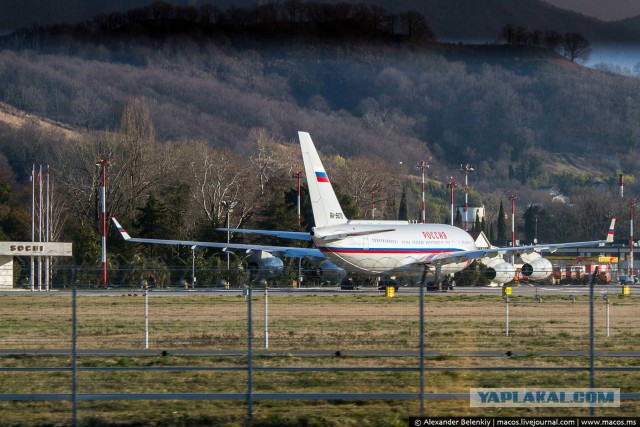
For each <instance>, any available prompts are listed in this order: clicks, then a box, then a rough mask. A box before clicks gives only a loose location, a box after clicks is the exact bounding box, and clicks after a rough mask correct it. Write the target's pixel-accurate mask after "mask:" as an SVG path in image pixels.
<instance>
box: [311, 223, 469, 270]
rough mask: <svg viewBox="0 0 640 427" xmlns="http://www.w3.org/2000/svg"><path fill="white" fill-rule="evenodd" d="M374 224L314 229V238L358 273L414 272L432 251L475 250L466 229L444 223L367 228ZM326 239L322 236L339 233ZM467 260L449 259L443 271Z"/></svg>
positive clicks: (457, 267)
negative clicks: (341, 236)
mask: <svg viewBox="0 0 640 427" xmlns="http://www.w3.org/2000/svg"><path fill="white" fill-rule="evenodd" d="M382 224H383V223H381V224H379V225H377V226H375V227H367V226H352V225H350V224H349V223H347V224H344V225H333V226H329V227H322V228H320V229H317V230H315V231H316V232H315V233H314V236H313V240H314V242H315V244H316V246H317V247H318V248H319V249H320V250H321V251H322V253H323V254H324V255H325V256H326V257H328V258H330V259H331V260H333V261H334V262H335V263H336V264H337V265H339V266H340V267H342V268H344V269H345V270H348V271H351V272H355V273H359V274H402V273H403V272H404V273H406V274H416V272H417V269H419V267H417V264H418V265H419V264H420V263H423V262H425V261H428V259H429V257H431V256H433V255H435V254H441V253H451V252H459V251H468V250H475V249H476V246H475V242H474V240H473V238H472V237H471V236H470V235H469V233H467V232H466V231H464V230H462V229H460V228H458V227H453V226H450V225H446V224H406V225H392V226H390V228H392V229H390V230H389V231H385V232H380V233H372V234H363V235H355V236H353V235H349V234H357V233H358V232H359V231H362V232H363V233H366V232H367V229H368V228H380V226H381V225H382ZM342 234H344V235H346V236H347V237H344V238H336V239H329V240H326V239H325V238H324V237H323V236H340V235H342ZM467 265H468V262H467V261H464V262H461V263H449V264H446V265H444V266H443V267H442V271H441V272H442V273H443V274H451V273H455V272H457V271H460V270H462V269H463V268H465V267H466V266H467Z"/></svg>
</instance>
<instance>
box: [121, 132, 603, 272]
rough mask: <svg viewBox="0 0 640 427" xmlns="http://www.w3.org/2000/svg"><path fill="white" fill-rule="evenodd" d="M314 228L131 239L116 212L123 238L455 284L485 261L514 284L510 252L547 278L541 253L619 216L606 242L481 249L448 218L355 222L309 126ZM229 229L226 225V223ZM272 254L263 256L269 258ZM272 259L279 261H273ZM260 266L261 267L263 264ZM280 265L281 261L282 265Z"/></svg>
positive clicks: (306, 154)
mask: <svg viewBox="0 0 640 427" xmlns="http://www.w3.org/2000/svg"><path fill="white" fill-rule="evenodd" d="M298 136H299V139H300V147H301V150H302V158H303V161H304V167H305V174H306V177H307V184H308V187H309V195H310V199H311V205H312V209H313V216H314V221H315V227H313V228H312V229H311V232H310V233H304V232H291V231H275V230H247V229H229V230H230V231H235V232H244V233H257V234H264V235H272V236H276V237H281V238H289V239H299V240H312V241H313V243H314V244H315V248H296V247H287V246H267V245H246V244H235V243H229V244H227V243H216V242H195V241H184V240H162V239H142V238H131V237H130V236H129V235H128V234H127V232H126V231H125V230H124V229H123V228H122V226H121V225H120V224H119V223H118V222H117V221H116V219H115V218H113V221H114V223H115V224H116V227H117V228H118V230H119V231H120V233H121V235H122V236H123V238H124V239H125V240H127V241H130V242H139V243H156V244H172V245H175V244H178V245H189V246H194V245H195V246H198V247H217V248H222V249H224V250H243V251H247V252H256V251H259V252H263V253H268V254H271V258H275V257H274V255H275V256H284V257H311V258H313V259H316V260H320V263H319V268H320V269H321V270H322V272H323V274H331V275H333V276H335V277H334V278H337V279H340V278H342V276H343V274H342V273H341V271H342V270H345V271H346V272H349V273H352V274H356V275H366V276H372V275H373V276H383V277H392V276H398V275H410V276H419V275H421V274H425V275H426V276H427V280H428V281H431V283H434V282H435V283H438V284H441V283H442V282H445V284H448V282H449V280H450V278H451V277H452V276H453V274H454V273H456V272H458V271H460V270H462V269H464V268H465V267H467V266H468V265H469V264H470V263H471V261H473V260H475V259H478V260H480V261H481V262H482V263H483V264H484V265H485V266H486V270H485V272H484V274H485V276H486V277H487V279H489V280H491V281H493V282H495V283H498V284H502V283H507V282H510V281H511V280H513V278H514V276H515V267H514V265H513V264H511V263H510V262H507V261H505V257H509V258H510V257H511V256H512V255H516V256H519V257H520V258H521V259H522V260H523V261H524V264H523V267H522V274H523V275H524V276H525V277H527V278H529V279H531V280H542V279H545V278H547V277H549V275H550V274H551V272H552V265H551V262H550V261H549V260H547V259H546V258H543V257H542V256H541V255H540V253H541V252H542V251H549V252H554V251H555V250H557V249H560V248H567V247H583V246H595V245H602V244H605V243H612V242H613V228H614V225H615V218H613V219H612V220H611V225H610V227H609V232H608V234H607V237H606V239H605V240H595V241H587V242H570V243H558V244H548V245H531V246H518V247H503V248H488V249H481V248H477V247H476V245H475V242H474V240H473V238H472V237H471V236H470V235H469V233H467V232H466V231H464V230H462V229H460V228H458V227H454V226H450V225H446V224H417V223H409V222H408V221H385V220H370V221H369V220H349V219H347V218H346V216H345V214H344V212H343V211H342V207H341V206H340V203H339V202H338V199H337V197H336V194H335V192H334V190H333V187H332V185H331V182H330V181H329V177H328V175H327V173H326V171H325V169H324V166H323V165H322V161H321V160H320V157H319V155H318V152H317V151H316V148H315V146H314V144H313V141H312V140H311V136H310V135H309V134H308V133H306V132H298ZM222 230H227V229H222ZM271 258H270V257H266V258H262V259H266V260H270V259H271ZM270 262H273V261H270ZM257 267H258V268H261V266H260V265H257ZM280 268H281V264H280Z"/></svg>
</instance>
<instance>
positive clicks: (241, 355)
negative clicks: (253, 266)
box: [0, 281, 640, 425]
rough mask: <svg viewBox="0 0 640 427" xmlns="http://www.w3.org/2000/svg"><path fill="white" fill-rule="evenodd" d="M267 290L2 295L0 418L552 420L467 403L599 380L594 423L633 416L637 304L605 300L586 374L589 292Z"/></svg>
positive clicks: (568, 411) (598, 308)
mask: <svg viewBox="0 0 640 427" xmlns="http://www.w3.org/2000/svg"><path fill="white" fill-rule="evenodd" d="M266 285H267V286H265V284H264V283H263V282H259V281H255V282H253V283H251V286H250V287H237V286H236V287H234V286H230V287H229V289H226V288H225V287H224V286H219V287H216V288H210V289H202V288H201V289H198V288H196V289H193V288H187V289H185V288H184V287H177V288H174V289H154V290H145V289H139V288H130V289H117V290H114V289H110V290H99V289H93V288H92V289H83V288H81V289H77V290H75V291H73V292H72V290H71V289H66V290H65V289H57V290H54V291H52V292H48V293H46V292H18V293H5V294H4V295H3V296H2V307H3V308H2V316H1V321H2V328H1V329H0V354H2V355H3V357H2V359H0V360H1V361H2V366H1V367H0V385H1V389H2V394H0V398H1V399H2V401H0V417H1V418H2V419H3V420H5V421H6V422H7V423H9V424H10V423H17V422H22V423H24V425H30V424H32V425H39V424H46V423H47V422H50V423H62V424H64V423H71V421H70V420H76V421H77V422H80V423H84V424H92V423H94V424H96V425H100V423H124V424H125V425H126V423H131V424H132V425H133V424H136V423H138V424H142V425H145V424H147V423H152V422H155V423H160V424H163V423H164V424H165V425H180V424H182V425H211V424H227V425H234V423H244V422H245V421H247V420H249V419H251V420H252V422H254V423H257V424H260V423H264V424H265V425H280V424H283V425H287V424H289V425H296V424H299V423H301V422H307V423H317V424H326V425H341V424H344V423H348V422H347V421H345V420H347V419H350V420H360V421H362V420H368V422H369V424H371V425H393V424H399V425H406V419H407V417H409V416H416V415H421V414H422V413H427V414H429V415H462V414H467V415H530V414H538V415H549V412H548V411H549V410H548V409H545V410H544V412H540V411H538V412H536V409H535V408H527V409H518V408H506V409H502V408H500V409H496V410H493V412H492V413H487V412H486V409H485V410H481V409H477V408H471V407H469V400H468V399H469V389H470V388H474V387H533V386H538V387H539V386H545V387H563V388H567V387H582V388H583V387H589V386H590V381H591V380H592V378H593V379H595V385H596V386H597V387H615V388H620V389H621V392H622V404H621V406H620V407H619V408H611V409H598V412H597V413H598V414H602V415H630V414H635V413H637V411H639V410H640V405H638V403H637V400H636V399H637V397H638V391H639V390H638V388H639V386H638V384H640V381H639V379H640V362H639V361H640V351H639V350H638V343H640V331H638V329H637V326H636V325H637V323H638V308H639V306H640V304H639V301H638V299H637V295H636V292H635V289H631V292H630V295H623V292H621V288H615V287H608V288H605V287H598V289H597V291H596V294H595V295H596V297H595V298H594V304H593V306H594V311H593V315H594V317H593V319H594V322H593V331H594V333H593V343H594V345H593V358H592V359H591V358H590V357H591V353H590V351H591V349H592V347H591V337H592V335H591V334H590V331H591V324H590V299H589V292H588V287H583V288H573V289H571V291H570V292H569V291H568V289H569V288H559V287H554V288H534V287H531V288H526V289H525V288H524V287H522V288H520V289H518V288H514V295H512V296H511V297H510V298H509V299H507V298H505V297H503V296H502V294H501V292H500V290H499V289H491V288H466V289H465V288H456V289H455V290H454V291H450V292H424V290H421V289H420V288H419V287H400V288H399V289H398V290H397V292H393V291H392V290H387V289H378V288H375V287H374V288H363V289H360V290H358V291H341V290H340V289H338V288H310V287H307V288H293V287H289V288H282V287H281V288H274V287H271V286H269V283H267V284H266ZM249 288H250V289H249ZM605 292H606V299H605V298H604V297H605ZM74 293H75V295H76V296H75V297H74V296H73V295H74ZM421 301H424V303H423V305H422V306H421V304H420V302H421ZM421 332H422V333H421ZM591 360H594V363H593V365H592V364H591V363H590V361H591ZM553 411H554V412H552V413H551V414H550V415H588V413H589V412H588V411H589V410H588V409H587V410H585V409H584V408H565V409H554V410H553ZM72 414H75V415H74V416H72ZM152 420H153V421H152ZM305 420H306V421H305ZM269 423H271V424H269Z"/></svg>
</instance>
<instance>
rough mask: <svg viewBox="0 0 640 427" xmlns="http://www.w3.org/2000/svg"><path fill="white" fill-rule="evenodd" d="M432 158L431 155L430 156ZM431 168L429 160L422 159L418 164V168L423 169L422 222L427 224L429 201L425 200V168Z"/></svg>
mask: <svg viewBox="0 0 640 427" xmlns="http://www.w3.org/2000/svg"><path fill="white" fill-rule="evenodd" d="M429 160H431V157H429ZM428 168H429V161H425V160H423V161H421V162H420V163H418V165H417V166H416V169H421V170H422V223H423V224H425V223H426V222H427V202H426V201H425V195H424V170H425V169H428Z"/></svg>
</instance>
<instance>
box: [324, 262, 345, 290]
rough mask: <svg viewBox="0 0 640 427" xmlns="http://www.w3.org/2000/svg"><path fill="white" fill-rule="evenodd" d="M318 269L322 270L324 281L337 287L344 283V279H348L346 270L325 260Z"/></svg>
mask: <svg viewBox="0 0 640 427" xmlns="http://www.w3.org/2000/svg"><path fill="white" fill-rule="evenodd" d="M318 269H319V270H320V277H321V278H322V280H324V281H326V282H329V283H331V284H333V285H337V284H339V283H340V282H342V279H344V278H345V277H347V272H346V271H345V269H344V268H342V267H338V266H337V265H336V264H335V263H333V262H332V261H329V260H328V259H325V260H324V261H322V262H321V263H320V264H318Z"/></svg>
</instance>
